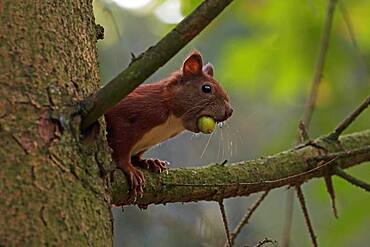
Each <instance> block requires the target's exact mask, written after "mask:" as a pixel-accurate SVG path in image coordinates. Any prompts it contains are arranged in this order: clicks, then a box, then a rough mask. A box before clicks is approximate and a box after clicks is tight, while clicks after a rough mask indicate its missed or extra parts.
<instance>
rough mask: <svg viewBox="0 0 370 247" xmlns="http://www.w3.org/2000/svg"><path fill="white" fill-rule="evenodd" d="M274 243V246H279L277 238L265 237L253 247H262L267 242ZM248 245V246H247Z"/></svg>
mask: <svg viewBox="0 0 370 247" xmlns="http://www.w3.org/2000/svg"><path fill="white" fill-rule="evenodd" d="M269 243H270V244H272V246H276V247H277V246H278V244H277V241H276V240H272V239H270V238H265V239H264V240H262V241H260V242H258V243H257V244H256V245H254V246H253V247H262V246H263V245H265V244H269ZM246 247H247V246H246Z"/></svg>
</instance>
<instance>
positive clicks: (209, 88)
mask: <svg viewBox="0 0 370 247" xmlns="http://www.w3.org/2000/svg"><path fill="white" fill-rule="evenodd" d="M202 91H203V93H210V92H212V88H211V86H210V85H203V86H202Z"/></svg>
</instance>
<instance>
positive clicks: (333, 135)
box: [328, 96, 370, 140]
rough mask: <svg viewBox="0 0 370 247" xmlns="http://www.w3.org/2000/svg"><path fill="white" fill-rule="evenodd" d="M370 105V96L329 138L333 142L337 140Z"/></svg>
mask: <svg viewBox="0 0 370 247" xmlns="http://www.w3.org/2000/svg"><path fill="white" fill-rule="evenodd" d="M369 105H370V96H368V97H367V98H366V99H365V100H364V101H363V102H362V103H361V104H360V105H359V106H358V107H357V108H356V109H355V110H354V111H353V112H352V113H351V114H350V115H349V116H347V117H346V118H345V119H344V120H343V121H342V122H341V123H340V124H339V125H338V126H337V127H336V128H335V130H334V131H333V132H332V133H330V134H329V136H328V138H330V139H332V140H337V139H338V136H339V135H340V134H341V133H342V132H343V131H344V130H345V129H346V128H348V126H349V125H350V124H351V123H352V122H353V121H355V119H356V118H357V117H358V116H359V115H360V114H361V113H362V112H363V111H364V110H366V108H367V107H368V106H369Z"/></svg>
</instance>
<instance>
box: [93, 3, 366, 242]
mask: <svg viewBox="0 0 370 247" xmlns="http://www.w3.org/2000/svg"><path fill="white" fill-rule="evenodd" d="M200 2H201V1H198V0H182V1H180V0H165V1H164V0H114V1H113V0H95V1H94V11H95V16H96V22H97V23H99V24H101V25H103V26H104V28H105V38H104V40H102V41H99V42H98V49H99V62H100V69H101V75H102V84H105V83H107V82H108V81H109V80H111V79H112V78H113V77H114V76H115V75H117V74H118V73H119V72H120V71H121V70H122V69H123V68H125V67H126V66H127V65H128V63H129V61H130V58H131V52H132V53H134V54H136V55H138V54H140V53H141V52H143V51H144V50H146V49H147V48H148V47H149V46H151V45H154V44H155V43H156V42H157V41H158V40H159V39H160V38H161V37H163V36H164V35H165V34H166V33H167V32H168V31H169V30H171V29H172V28H173V27H174V25H175V24H176V23H177V22H179V21H180V20H181V19H182V18H183V16H186V15H187V14H188V13H190V12H191V11H192V10H193V9H194V8H195V7H196V6H197V5H198V4H199V3H200ZM342 3H344V6H345V8H346V10H347V12H348V16H349V17H350V19H351V23H352V26H353V31H354V34H355V36H356V39H357V45H358V48H357V47H356V46H355V45H354V44H353V42H352V40H351V37H350V35H349V32H348V28H347V26H346V23H345V22H344V19H343V15H342V12H341V11H340V9H339V8H337V9H336V12H335V16H334V23H333V31H332V35H331V38H330V45H329V50H328V54H327V62H326V65H325V71H324V74H323V80H322V83H321V85H320V88H319V95H318V101H317V108H316V110H315V113H314V116H313V120H312V123H311V127H310V135H311V137H313V138H314V137H317V136H319V135H322V134H325V133H328V132H329V131H330V130H332V129H333V128H334V127H335V125H336V124H337V123H338V122H339V121H340V120H342V119H343V118H344V117H345V116H346V115H347V114H348V113H349V112H350V111H352V110H353V109H354V108H355V107H356V106H357V105H358V104H359V103H360V102H361V101H362V100H363V99H364V98H365V97H366V96H367V95H369V93H370V79H369V70H370V67H369V64H370V14H369V13H370V1H369V0H363V1H361V0H346V1H343V2H341V4H342ZM326 6H327V1H324V0H306V1H294V0H286V1H273V0H259V1H256V0H254V1H252V0H249V1H246V0H235V1H234V2H233V3H232V4H231V5H230V6H229V7H228V8H227V9H226V10H225V11H224V12H223V13H222V14H221V15H220V16H219V17H218V18H217V19H216V20H215V21H214V22H212V23H211V25H210V26H209V27H207V28H206V29H205V31H203V32H202V33H201V34H200V35H198V37H197V38H195V40H194V41H192V42H191V43H190V44H189V45H188V46H186V47H185V48H184V49H183V50H182V51H181V52H180V53H179V54H177V55H176V56H175V57H174V58H173V59H172V60H171V61H170V62H168V63H167V64H166V66H164V67H163V68H161V69H160V70H158V71H157V72H156V73H155V74H154V75H153V76H152V77H151V78H149V79H148V82H151V81H156V80H158V79H161V78H163V77H165V76H166V75H168V74H169V73H170V72H172V71H174V70H176V69H178V68H180V66H181V64H182V61H183V59H184V58H185V57H186V55H187V54H188V53H189V52H190V51H191V50H192V49H193V48H196V49H198V50H199V51H200V52H201V53H202V54H203V57H204V60H205V61H209V62H211V63H212V64H213V65H214V67H215V77H216V79H218V80H219V82H220V83H221V84H222V85H223V86H224V87H225V88H226V90H227V91H228V92H229V94H230V96H231V101H232V104H233V107H234V115H233V117H232V118H231V119H230V120H229V121H228V122H227V124H226V125H225V126H224V127H223V128H221V129H220V128H219V129H217V131H216V132H215V133H214V134H213V135H212V137H211V139H209V138H210V136H205V135H193V134H191V133H184V134H182V135H181V136H178V137H176V138H174V139H171V140H169V141H167V142H165V143H163V144H161V145H159V146H158V147H156V148H154V149H152V150H151V151H150V152H148V153H147V154H146V155H147V156H148V157H158V158H161V159H165V160H168V161H170V162H171V165H170V167H179V166H181V167H185V166H201V165H204V164H208V163H211V162H222V161H223V160H225V159H227V160H228V161H229V162H235V161H240V160H246V159H253V158H258V157H260V156H265V155H269V154H274V153H276V152H279V151H282V150H285V149H288V148H290V147H292V146H293V145H294V143H295V138H296V133H297V125H298V121H299V120H300V119H301V117H302V114H303V110H304V102H305V100H306V97H307V95H308V93H309V88H310V83H311V80H312V77H313V72H314V64H315V59H316V57H317V54H318V48H319V41H320V34H321V30H322V26H323V21H324V17H325V12H326ZM369 123H370V113H369V111H367V112H365V113H364V114H362V115H361V116H360V118H359V119H358V120H356V122H355V123H354V124H353V125H352V126H351V127H350V128H349V129H348V130H347V131H346V132H347V133H350V132H354V131H360V130H364V129H366V128H369V127H370V124H369ZM207 143H209V145H207ZM349 172H350V173H351V174H353V175H356V176H358V177H359V178H362V179H364V180H367V181H370V169H369V164H367V165H360V166H357V167H355V168H352V169H350V170H349ZM334 185H335V189H336V193H337V204H338V210H339V216H340V218H339V219H338V220H336V219H335V218H334V217H333V215H332V213H331V206H330V202H329V197H328V195H327V193H326V189H325V186H324V183H323V181H322V180H318V179H316V180H312V181H310V182H308V183H306V184H304V186H303V190H304V192H305V195H306V201H307V203H308V208H309V211H310V213H311V216H312V221H313V224H314V226H315V230H316V233H317V235H318V241H319V244H320V246H337V247H339V246H368V243H369V242H370V235H369V229H370V211H369V208H370V196H369V194H367V193H365V192H363V191H361V190H360V189H358V188H354V187H352V186H350V185H348V184H347V183H346V182H343V181H342V180H341V179H338V178H334ZM286 196H287V192H286V188H282V189H279V190H275V191H273V192H272V193H270V195H269V196H268V198H267V199H266V200H265V201H264V202H263V203H262V206H261V207H260V208H259V209H258V210H257V212H256V213H255V215H254V216H253V217H252V219H251V222H250V224H249V225H248V226H247V227H245V228H244V230H243V232H242V233H241V235H240V236H239V237H238V239H237V241H236V246H244V245H246V244H247V245H253V244H255V243H256V242H258V241H260V240H262V239H263V238H265V237H269V238H272V239H275V240H277V241H279V242H280V241H281V238H282V231H283V222H284V214H285V205H286ZM255 197H256V195H253V196H250V197H247V198H234V199H229V200H226V210H227V215H228V219H229V222H230V225H231V226H230V227H231V229H233V228H234V227H235V225H236V224H237V223H238V222H239V220H240V218H241V217H242V216H243V214H244V213H245V211H246V209H247V208H248V206H249V205H250V204H251V203H253V201H254V199H255ZM112 211H113V216H114V246H177V247H180V246H221V245H222V244H223V242H224V240H225V234H224V230H223V224H222V220H221V218H220V213H219V209H218V206H217V203H215V202H199V203H186V204H167V205H166V206H163V205H159V206H149V208H148V209H147V210H144V211H141V210H139V209H138V208H137V207H125V208H124V211H123V212H122V210H121V208H113V209H112ZM291 246H311V244H310V239H309V237H308V233H307V231H306V227H305V225H304V219H303V217H302V213H301V210H300V208H299V207H297V201H296V199H295V202H294V221H293V227H292V234H291Z"/></svg>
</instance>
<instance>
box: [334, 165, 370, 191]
mask: <svg viewBox="0 0 370 247" xmlns="http://www.w3.org/2000/svg"><path fill="white" fill-rule="evenodd" d="M334 173H335V174H336V175H337V176H339V177H341V178H343V179H344V180H346V181H347V182H349V183H351V184H353V185H354V186H357V187H359V188H361V189H364V190H365V191H367V192H370V184H368V183H366V182H364V181H361V180H359V179H358V178H355V177H353V176H352V175H349V174H348V173H346V172H345V171H343V170H342V169H340V168H339V167H335V168H334Z"/></svg>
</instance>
